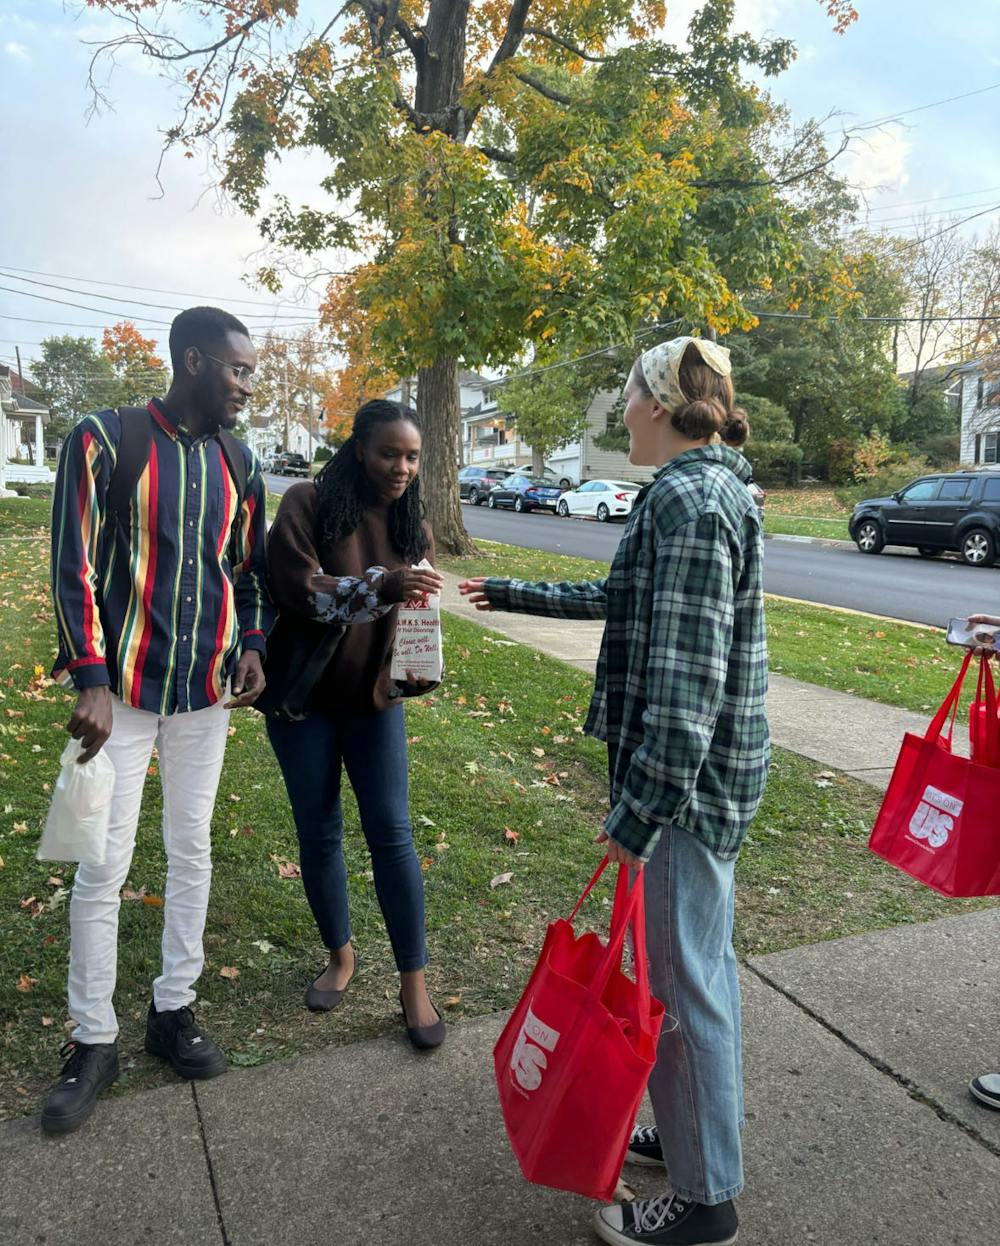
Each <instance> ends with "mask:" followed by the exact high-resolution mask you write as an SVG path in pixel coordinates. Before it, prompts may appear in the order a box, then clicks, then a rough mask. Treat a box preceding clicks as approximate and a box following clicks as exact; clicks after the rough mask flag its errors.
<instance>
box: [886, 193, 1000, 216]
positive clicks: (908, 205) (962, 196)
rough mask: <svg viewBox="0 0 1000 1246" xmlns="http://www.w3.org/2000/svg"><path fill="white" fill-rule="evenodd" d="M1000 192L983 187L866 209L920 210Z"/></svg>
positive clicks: (887, 210) (888, 210)
mask: <svg viewBox="0 0 1000 1246" xmlns="http://www.w3.org/2000/svg"><path fill="white" fill-rule="evenodd" d="M863 189H865V190H877V189H878V187H877V186H866V187H864V188H863ZM994 190H1000V186H981V187H980V188H979V189H978V190H963V191H959V192H957V193H956V194H954V195H934V196H933V197H932V198H930V199H910V200H907V201H905V202H903V203H884V204H882V206H881V207H876V208H866V209H865V210H866V211H867V212H869V213H871V212H894V211H895V210H896V209H897V208H918V207H920V206H921V204H924V203H942V202H944V200H946V199H969V198H971V197H972V196H973V195H988V194H990V192H991V191H994Z"/></svg>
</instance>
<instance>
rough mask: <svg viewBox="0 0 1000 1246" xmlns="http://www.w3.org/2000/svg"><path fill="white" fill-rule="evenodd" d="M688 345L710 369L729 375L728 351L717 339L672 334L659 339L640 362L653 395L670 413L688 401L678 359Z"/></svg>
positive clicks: (640, 358) (645, 352)
mask: <svg viewBox="0 0 1000 1246" xmlns="http://www.w3.org/2000/svg"><path fill="white" fill-rule="evenodd" d="M689 346H694V347H695V348H696V349H697V351H698V353H699V354H700V355H701V357H702V359H703V360H704V361H705V363H707V364H708V366H709V367H710V368H711V369H712V371H713V372H718V374H719V375H720V376H729V374H730V373H731V372H732V370H733V369H732V364H731V363H730V362H729V351H728V349H727V348H726V347H725V346H720V345H719V344H718V343H717V342H709V341H707V340H706V339H705V338H701V337H675V338H671V340H670V341H669V342H661V343H660V344H659V346H653V347H651V348H650V349H649V350H647V351H644V352H643V354H642V355H640V356H639V366H640V367H641V369H642V375H643V377H644V378H645V381H646V384H647V385H648V386H649V389H650V390H651V392H652V394H653V397H654V398H655V399H656V401H657V402H658V403H659V404H660V406H661V407H663V408H664V410H666V411H669V412H670V413H671V414H672V413H673V412H674V411H678V410H680V408H681V407H683V406H684V404H685V403H686V402H687V399H686V398H685V397H684V392H683V390H682V389H681V384H680V371H681V360H682V359H683V358H684V352H685V351H686V350H687V348H688V347H689Z"/></svg>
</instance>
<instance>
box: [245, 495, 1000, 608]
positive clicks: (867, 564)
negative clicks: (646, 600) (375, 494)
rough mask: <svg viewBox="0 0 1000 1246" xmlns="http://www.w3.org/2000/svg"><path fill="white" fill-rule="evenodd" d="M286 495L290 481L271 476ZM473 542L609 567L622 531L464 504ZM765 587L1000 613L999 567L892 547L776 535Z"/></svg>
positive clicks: (875, 604)
mask: <svg viewBox="0 0 1000 1246" xmlns="http://www.w3.org/2000/svg"><path fill="white" fill-rule="evenodd" d="M267 483H268V488H269V489H271V490H272V491H273V492H275V493H283V492H284V490H285V489H287V488H288V486H289V485H290V484H292V483H293V480H292V479H291V478H288V477H281V476H268V478H267ZM462 513H463V515H464V518H465V526H466V529H467V530H468V532H469V534H470V536H473V537H481V538H482V539H484V540H491V541H502V542H504V543H506V544H508V545H520V546H523V547H525V548H527V549H543V550H549V551H551V552H553V553H558V554H572V555H575V556H577V557H580V558H595V559H599V560H601V561H607V562H610V561H611V558H612V557H613V556H614V552H615V550H616V549H617V548H618V542H619V541H620V540H621V535H622V529H623V525H622V524H620V523H611V524H599V523H597V522H595V521H594V520H592V519H559V518H557V517H556V516H555V515H550V514H548V513H547V512H536V513H534V514H521V515H516V514H514V512H513V511H506V510H492V511H491V510H489V508H488V507H486V506H480V507H472V506H469V505H467V504H466V505H463V507H462ZM764 588H765V590H766V591H767V592H769V593H775V594H777V595H778V596H781V597H794V598H797V599H799V600H802V601H815V602H819V603H821V604H822V605H828V606H845V607H847V608H848V609H850V610H864V611H868V612H870V613H872V614H883V615H886V616H887V617H889V618H894V619H905V620H908V621H909V622H911V623H924V624H929V625H931V626H934V627H944V626H945V625H946V624H947V622H948V619H949V618H951V617H952V616H956V617H958V616H962V617H965V616H968V615H969V614H975V613H977V612H981V611H986V612H989V613H1000V568H990V569H984V568H975V567H967V566H965V564H964V563H961V562H958V561H955V560H953V559H949V558H938V559H924V558H921V557H920V556H919V555H918V554H917V553H916V552H915V551H911V550H903V549H895V548H891V547H890V548H889V549H887V550H886V551H885V552H884V553H882V554H878V555H875V556H870V555H865V554H861V553H859V552H858V551H857V550H856V549H854V548H853V547H844V546H841V545H836V544H833V543H825V542H816V541H806V540H798V539H796V538H794V537H771V538H769V539H768V540H767V543H766V552H765V558H764Z"/></svg>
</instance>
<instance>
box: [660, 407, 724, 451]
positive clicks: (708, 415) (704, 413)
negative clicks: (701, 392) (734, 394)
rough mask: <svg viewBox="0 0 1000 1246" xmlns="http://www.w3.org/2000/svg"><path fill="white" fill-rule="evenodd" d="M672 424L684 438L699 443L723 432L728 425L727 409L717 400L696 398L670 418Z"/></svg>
mask: <svg viewBox="0 0 1000 1246" xmlns="http://www.w3.org/2000/svg"><path fill="white" fill-rule="evenodd" d="M670 420H671V423H672V424H673V426H674V428H676V429H677V431H678V432H679V433H681V434H682V435H683V436H684V437H688V438H690V439H691V440H692V441H699V440H700V439H701V438H703V437H711V435H712V434H713V433H718V432H721V430H722V428H723V425H724V424H725V423H726V408H725V407H724V406H723V405H722V403H721V402H720V401H719V400H718V399H717V398H696V399H695V400H694V401H693V402H687V403H685V404H684V406H683V407H681V409H680V410H679V411H676V412H675V413H674V414H673V415H672V416H671V417H670Z"/></svg>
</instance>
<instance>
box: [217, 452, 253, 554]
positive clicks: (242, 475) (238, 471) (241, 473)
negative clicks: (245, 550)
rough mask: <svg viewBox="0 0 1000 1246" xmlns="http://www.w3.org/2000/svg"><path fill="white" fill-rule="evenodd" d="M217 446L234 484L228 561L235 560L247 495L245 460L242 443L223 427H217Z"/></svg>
mask: <svg viewBox="0 0 1000 1246" xmlns="http://www.w3.org/2000/svg"><path fill="white" fill-rule="evenodd" d="M218 436H219V448H220V449H221V450H222V457H223V458H224V459H225V460H226V466H227V467H228V468H229V475H230V476H231V477H232V479H233V484H234V485H235V486H236V517H235V518H234V519H233V529H232V532H231V533H230V535H229V561H230V562H231V563H232V562H233V561H235V558H234V554H235V549H236V538H237V535H238V534H239V530H240V526H241V524H242V522H243V502H244V499H245V498H246V495H247V461H246V457H245V455H244V453H243V444H242V442H239V441H237V440H236V438H235V437H234V436H233V434H232V433H230V432H228V431H227V430H226V429H224V428H220V429H219V434H218Z"/></svg>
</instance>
